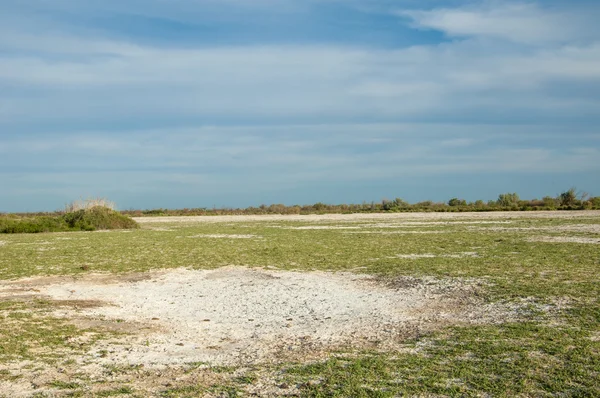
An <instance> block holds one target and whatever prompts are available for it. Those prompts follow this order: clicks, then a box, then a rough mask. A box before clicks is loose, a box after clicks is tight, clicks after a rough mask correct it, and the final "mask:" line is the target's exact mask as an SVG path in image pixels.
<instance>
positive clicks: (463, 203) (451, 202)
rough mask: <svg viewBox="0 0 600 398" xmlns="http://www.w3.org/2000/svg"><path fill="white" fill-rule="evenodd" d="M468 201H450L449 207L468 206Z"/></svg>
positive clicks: (455, 199)
mask: <svg viewBox="0 0 600 398" xmlns="http://www.w3.org/2000/svg"><path fill="white" fill-rule="evenodd" d="M466 205H467V201H466V200H464V199H458V198H452V199H450V200H449V201H448V206H452V207H458V206H466Z"/></svg>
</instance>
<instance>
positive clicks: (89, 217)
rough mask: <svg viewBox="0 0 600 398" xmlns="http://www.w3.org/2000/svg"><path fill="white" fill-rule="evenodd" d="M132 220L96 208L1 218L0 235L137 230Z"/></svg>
mask: <svg viewBox="0 0 600 398" xmlns="http://www.w3.org/2000/svg"><path fill="white" fill-rule="evenodd" d="M137 227H138V225H137V223H136V222H135V221H134V220H132V219H131V218H129V217H127V216H125V215H123V214H120V213H119V212H117V211H115V210H112V209H110V208H107V207H100V206H95V207H91V208H87V209H79V210H75V211H73V212H68V213H65V214H62V215H53V216H38V217H18V216H4V217H0V233H4V234H18V233H43V232H67V231H96V230H110V229H132V228H137Z"/></svg>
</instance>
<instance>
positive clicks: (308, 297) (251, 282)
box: [0, 267, 509, 366]
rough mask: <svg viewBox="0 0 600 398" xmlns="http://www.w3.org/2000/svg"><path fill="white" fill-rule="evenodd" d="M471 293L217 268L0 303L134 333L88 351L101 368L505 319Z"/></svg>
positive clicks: (246, 357)
mask: <svg viewBox="0 0 600 398" xmlns="http://www.w3.org/2000/svg"><path fill="white" fill-rule="evenodd" d="M69 279H71V280H69ZM476 289H477V286H476V284H475V283H474V282H473V281H461V280H452V281H449V280H446V281H441V280H434V279H430V280H423V279H413V278H401V279H395V280H394V281H393V282H392V281H383V280H379V279H377V278H375V277H371V276H365V275H356V274H351V273H327V272H289V271H275V270H268V269H248V268H243V267H226V268H220V269H217V270H211V271H206V270H186V269H177V270H169V271H163V272H155V273H149V274H143V276H142V275H141V274H137V275H136V276H123V277H122V278H119V277H115V276H112V277H107V276H106V275H87V276H85V277H84V278H82V279H77V280H74V279H72V278H63V280H62V281H59V279H58V278H39V279H25V280H20V281H14V282H10V283H3V284H0V297H2V296H7V295H12V296H13V297H14V296H15V295H16V294H18V292H19V291H21V292H23V293H24V294H25V293H27V294H31V292H32V291H35V292H36V295H37V296H39V297H41V298H45V299H49V300H56V301H59V302H67V301H68V302H70V303H73V304H77V303H80V304H81V305H73V306H62V307H60V308H59V309H57V310H56V311H55V313H54V314H53V315H55V316H58V317H66V318H68V319H72V320H73V322H75V323H76V324H79V325H80V326H90V325H93V324H98V325H100V324H101V323H102V322H106V323H111V324H114V322H115V321H119V322H120V323H122V327H123V328H125V329H126V325H135V327H134V328H133V329H134V330H136V333H135V334H133V335H130V336H126V337H123V338H122V339H120V340H118V341H103V342H101V343H98V344H97V346H96V347H95V348H94V352H96V353H98V352H105V351H106V352H108V354H104V355H102V356H101V357H99V358H98V362H99V363H102V364H143V365H144V366H160V365H172V364H185V363H190V362H206V363H210V364H215V365H248V364H255V363H261V362H265V361H277V360H278V358H282V357H284V358H286V359H289V358H290V357H298V356H300V357H310V356H311V355H317V356H318V355H319V353H321V352H324V351H328V350H330V349H332V348H335V347H345V346H349V347H353V348H360V347H361V346H364V347H376V348H383V347H388V348H389V347H390V346H397V345H399V344H401V342H402V341H403V340H405V339H406V338H407V337H412V336H413V335H414V334H415V333H419V331H425V330H430V329H431V328H435V327H438V326H441V325H447V324H457V323H464V322H476V323H479V322H490V321H500V320H506V317H507V316H509V313H508V312H506V311H504V310H501V309H500V308H491V307H489V306H481V305H479V304H481V303H479V302H477V300H476V298H475V296H474V295H473V293H474V291H475V290H476ZM90 303H93V305H91V304H90ZM125 331H127V330H125ZM93 354H94V353H93V352H92V355H93Z"/></svg>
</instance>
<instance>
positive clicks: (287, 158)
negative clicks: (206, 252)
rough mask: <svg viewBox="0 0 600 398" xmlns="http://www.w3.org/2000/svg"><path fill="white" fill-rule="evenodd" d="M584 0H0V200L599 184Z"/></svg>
mask: <svg viewBox="0 0 600 398" xmlns="http://www.w3.org/2000/svg"><path fill="white" fill-rule="evenodd" d="M598 17H600V4H599V3H598V2H597V1H592V0H589V1H584V0H571V1H561V0H550V1H494V0H490V1H482V0H473V1H463V0H448V1H439V0H418V1H417V0H395V1H391V0H344V1H341V0H302V1H299V0H252V1H251V0H170V1H165V0H127V1H123V0H103V1H83V0H44V1H42V0H19V1H10V0H0V212H1V211H34V210H55V209H57V208H60V207H62V206H63V205H64V204H65V203H66V202H68V201H70V200H73V199H77V198H80V197H88V196H105V197H108V198H110V199H112V200H114V201H116V202H117V204H118V205H119V207H120V208H122V209H128V208H157V207H169V208H183V207H205V206H206V207H212V206H217V207H221V206H236V207H237V206H244V207H245V206H251V205H255V206H257V205H260V204H261V203H266V204H270V203H286V204H296V203H299V204H305V203H314V202H317V201H323V202H329V203H341V202H362V201H369V202H370V201H372V200H375V201H378V200H381V199H383V198H394V197H402V198H404V199H405V200H408V201H411V202H416V201H421V200H427V199H431V200H436V201H447V200H448V199H449V198H451V197H455V196H458V197H462V198H465V199H467V200H475V199H485V200H487V199H495V198H496V197H497V195H498V194H499V193H503V192H515V191H516V192H518V193H519V194H520V195H521V197H525V198H533V197H541V196H544V195H556V194H558V193H560V192H562V191H564V190H566V189H569V188H570V187H571V186H576V187H577V188H579V189H581V190H584V191H587V192H589V193H590V194H592V195H600V177H599V176H600V127H599V126H600V24H598V23H597V20H598Z"/></svg>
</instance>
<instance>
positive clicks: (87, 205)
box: [63, 197, 117, 213]
mask: <svg viewBox="0 0 600 398" xmlns="http://www.w3.org/2000/svg"><path fill="white" fill-rule="evenodd" d="M94 207H107V208H109V209H111V210H116V208H117V205H116V203H115V202H113V201H111V200H108V199H106V198H100V197H96V198H91V197H90V198H87V199H83V198H80V199H78V200H74V201H72V202H71V203H67V204H66V205H65V208H64V210H63V211H64V212H65V213H73V212H76V211H79V210H88V209H91V208H94Z"/></svg>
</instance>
